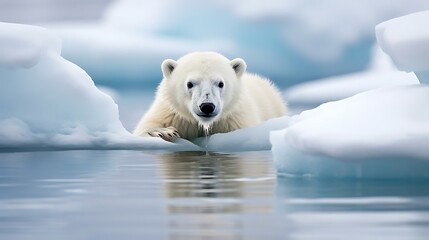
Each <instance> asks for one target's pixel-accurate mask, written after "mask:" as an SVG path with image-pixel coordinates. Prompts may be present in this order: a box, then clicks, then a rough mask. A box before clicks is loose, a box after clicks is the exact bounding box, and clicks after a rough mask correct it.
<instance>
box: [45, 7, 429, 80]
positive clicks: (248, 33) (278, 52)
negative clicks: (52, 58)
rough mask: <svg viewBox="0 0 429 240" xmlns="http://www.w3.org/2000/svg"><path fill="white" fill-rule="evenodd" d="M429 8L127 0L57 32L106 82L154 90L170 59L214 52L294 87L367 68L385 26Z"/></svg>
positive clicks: (71, 53)
mask: <svg viewBox="0 0 429 240" xmlns="http://www.w3.org/2000/svg"><path fill="white" fill-rule="evenodd" d="M428 7H429V2H426V1H420V0H409V1H407V2H406V4H405V2H404V1H394V2H392V1H388V0H376V1H373V0H364V1H359V2H353V3H351V2H342V1H337V0H327V1H322V2H319V3H318V4H314V3H313V1H311V0H304V1H303V0H288V1H270V2H269V3H267V2H261V1H243V0H241V1H214V0H209V1H203V2H202V1H196V0H191V1H186V3H185V2H184V1H173V0H166V1H140V0H123V1H116V2H115V3H114V4H113V5H112V6H111V7H110V8H109V10H108V11H107V12H106V13H105V15H104V18H103V20H102V21H100V22H97V23H92V24H88V23H82V22H81V23H79V22H78V23H69V24H57V25H50V26H49V27H50V28H51V29H53V30H55V32H56V33H58V34H59V35H60V36H61V37H62V38H63V39H64V49H63V53H64V56H65V57H66V58H67V59H70V60H71V61H72V62H75V63H77V64H78V65H79V66H81V67H82V68H83V69H85V70H86V71H87V72H88V73H89V74H90V75H91V76H92V77H93V79H94V80H95V82H97V83H98V84H109V85H111V86H114V87H123V86H131V85H132V86H134V87H142V88H153V87H154V86H155V85H156V84H157V83H158V82H159V81H160V78H161V77H162V76H161V72H160V70H159V66H160V63H161V62H162V60H163V59H165V58H178V57H180V56H182V55H183V54H185V53H187V52H190V51H196V50H214V51H219V52H221V53H223V54H224V55H225V56H227V57H229V58H235V57H242V58H243V59H245V60H246V61H247V63H248V67H249V70H250V71H252V72H257V73H259V74H262V75H265V76H267V77H269V78H271V79H273V80H275V81H276V83H277V84H278V85H282V86H288V85H291V84H293V83H298V82H300V81H302V80H308V79H316V78H321V77H324V76H329V75H334V74H340V73H347V72H350V71H356V70H361V69H364V68H365V67H366V65H367V64H368V60H369V55H370V49H371V46H372V44H373V40H374V37H373V28H374V26H375V25H376V24H377V23H379V22H381V21H384V20H386V19H389V18H391V17H396V16H400V15H402V14H406V13H410V12H413V11H416V10H419V9H425V8H428ZM167 16H168V17H167ZM339 19H341V20H340V21H339ZM309 69H311V71H309Z"/></svg>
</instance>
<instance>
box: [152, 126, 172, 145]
mask: <svg viewBox="0 0 429 240" xmlns="http://www.w3.org/2000/svg"><path fill="white" fill-rule="evenodd" d="M146 133H147V135H148V136H150V137H160V138H162V139H164V140H165V141H169V142H171V141H173V140H175V139H177V138H180V135H179V132H178V131H177V129H176V128H174V127H168V128H154V129H151V130H149V131H147V132H146Z"/></svg>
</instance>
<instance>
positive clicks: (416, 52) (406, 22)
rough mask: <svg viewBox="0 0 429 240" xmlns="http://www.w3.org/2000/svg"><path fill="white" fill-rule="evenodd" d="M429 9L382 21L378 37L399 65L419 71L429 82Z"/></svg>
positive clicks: (378, 27) (424, 81)
mask: <svg viewBox="0 0 429 240" xmlns="http://www.w3.org/2000/svg"><path fill="white" fill-rule="evenodd" d="M428 22H429V11H424V12H418V13H413V14H410V15H406V16H402V17H399V18H395V19H391V20H389V21H386V22H383V23H380V24H379V25H377V27H376V35H377V40H378V42H379V44H380V46H381V48H382V49H383V50H384V51H385V52H386V53H387V54H389V56H390V57H391V58H392V60H393V62H394V63H395V64H396V66H397V67H398V68H399V69H400V70H403V71H406V72H415V73H416V75H417V76H418V78H419V80H420V82H422V83H429V28H428V26H427V24H428Z"/></svg>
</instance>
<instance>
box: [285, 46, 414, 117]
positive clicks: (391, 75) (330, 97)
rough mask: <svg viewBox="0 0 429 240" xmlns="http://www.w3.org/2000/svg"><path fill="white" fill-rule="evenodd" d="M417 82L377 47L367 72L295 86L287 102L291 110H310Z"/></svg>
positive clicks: (412, 74)
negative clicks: (363, 94)
mask: <svg viewBox="0 0 429 240" xmlns="http://www.w3.org/2000/svg"><path fill="white" fill-rule="evenodd" d="M418 82H419V81H418V79H417V77H416V76H415V75H414V73H404V72H401V71H398V70H397V69H396V67H395V66H394V65H393V63H392V61H391V60H390V58H389V56H387V55H386V54H385V53H384V52H383V51H382V50H381V49H380V48H379V47H378V46H375V47H374V50H373V56H372V63H371V67H370V68H369V69H368V70H366V71H362V72H358V73H351V74H347V75H341V76H334V77H329V78H324V79H320V80H315V81H311V82H308V83H302V84H298V85H296V86H292V87H290V88H288V89H287V90H286V92H285V99H286V101H287V102H288V105H289V106H290V108H291V109H300V110H307V109H311V108H314V107H317V106H319V105H320V104H323V103H326V102H330V101H337V100H341V99H344V98H348V97H351V96H353V95H355V94H358V93H361V92H365V91H368V90H372V89H376V88H380V87H387V86H395V85H410V84H416V83H418Z"/></svg>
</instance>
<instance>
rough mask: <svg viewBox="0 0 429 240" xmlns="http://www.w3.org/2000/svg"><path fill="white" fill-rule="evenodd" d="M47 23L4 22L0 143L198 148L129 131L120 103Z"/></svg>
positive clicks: (14, 145)
mask: <svg viewBox="0 0 429 240" xmlns="http://www.w3.org/2000/svg"><path fill="white" fill-rule="evenodd" d="M60 52H61V40H60V39H59V38H58V37H56V36H54V35H53V34H52V33H50V32H49V31H47V30H46V29H43V28H40V27H35V26H28V25H20V24H10V23H0V76H1V78H0V82H1V88H0V148H1V149H10V148H13V149H18V148H20V149H22V148H26V149H28V148H31V149H34V148H36V149H38V148H39V149H40V148H42V149H50V148H54V149H93V148H101V149H103V148H104V149H110V148H131V149H134V148H135V149H198V148H197V147H195V146H194V145H192V144H190V143H187V142H185V141H182V143H181V144H172V143H167V142H164V141H162V140H160V139H143V138H139V137H135V136H133V135H131V134H130V133H129V132H127V131H126V130H125V129H124V127H123V126H122V124H121V122H120V121H119V114H118V107H117V105H116V104H115V103H114V101H113V100H112V99H111V98H110V97H109V96H107V95H106V94H104V93H102V92H101V91H99V90H98V89H97V88H96V87H95V85H94V82H93V81H92V80H91V78H90V77H89V76H88V75H87V74H86V73H85V71H83V70H82V69H81V68H79V67H78V66H76V65H75V64H73V63H71V62H69V61H67V60H65V59H64V58H62V57H61V56H60Z"/></svg>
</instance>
